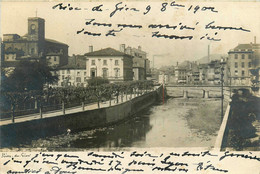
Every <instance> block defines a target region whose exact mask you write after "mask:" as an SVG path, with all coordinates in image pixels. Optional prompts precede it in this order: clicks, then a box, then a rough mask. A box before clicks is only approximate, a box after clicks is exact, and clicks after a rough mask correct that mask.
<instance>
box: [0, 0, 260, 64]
mask: <svg viewBox="0 0 260 174" xmlns="http://www.w3.org/2000/svg"><path fill="white" fill-rule="evenodd" d="M118 2H120V1H116V2H115V1H110V2H102V1H91V2H86V1H84V2H82V1H74V2H71V3H68V2H64V3H63V6H65V5H68V4H70V6H71V7H79V8H81V9H84V10H78V11H77V10H58V9H57V8H56V9H53V8H52V7H53V6H55V5H56V4H58V2H1V7H0V8H1V20H0V21H1V28H0V33H1V37H2V36H3V34H12V33H17V34H19V35H21V36H22V35H25V34H26V33H27V29H28V26H27V19H28V17H35V16H36V11H37V17H41V18H44V19H45V36H46V38H48V39H54V40H57V41H60V42H63V43H66V44H68V45H69V55H72V54H84V53H87V52H88V50H89V49H88V48H89V46H90V45H92V46H93V48H94V51H96V50H99V49H102V48H107V47H111V48H114V49H117V50H119V45H120V44H125V45H126V46H130V47H135V48H137V47H138V46H141V47H142V50H144V51H145V52H147V53H148V58H149V59H150V60H151V61H153V58H154V65H155V67H160V66H166V65H175V64H176V62H177V61H178V62H182V61H184V60H190V61H196V60H198V59H199V58H202V57H204V56H207V52H208V45H210V52H211V54H227V53H228V51H229V50H230V49H232V48H234V47H235V46H237V45H238V44H239V43H250V42H254V36H256V40H257V42H258V41H259V40H260V20H259V19H260V2H235V1H234V2H228V1H225V2H212V1H211V2H202V1H200V2H196V1H176V2H175V4H179V5H184V6H185V7H178V8H176V6H175V7H173V6H171V2H172V1H161V2H160V1H152V2H148V1H127V2H122V4H119V5H118V7H124V9H122V11H120V12H119V11H117V12H116V13H115V14H114V15H113V16H112V17H110V14H111V12H112V11H113V10H114V9H115V5H116V4H117V3H118ZM164 2H167V3H168V4H167V6H166V9H165V11H161V9H162V3H164ZM98 5H102V7H101V9H102V12H97V11H96V12H93V11H91V9H92V8H93V7H94V6H98ZM191 6H192V8H191V9H192V10H190V11H189V10H188V8H189V7H191ZM196 6H198V7H199V10H198V11H196V12H195V13H194V7H196ZM149 7H150V11H149V12H148V13H147V14H145V15H144V14H143V13H144V12H146V11H147V10H146V9H148V8H149ZM203 7H214V10H215V11H218V12H211V11H210V10H204V11H203V10H202V8H203ZM126 8H129V9H130V8H136V9H138V10H139V12H135V11H131V10H127V11H126ZM89 19H95V22H98V23H108V24H112V27H104V26H93V25H86V24H85V22H86V21H89ZM213 21H214V25H216V26H223V27H236V28H240V27H242V28H243V29H246V30H250V32H245V31H241V30H217V29H214V30H213V29H211V30H210V29H205V26H206V25H207V24H209V23H210V22H213ZM180 23H181V25H186V26H189V27H193V28H195V29H194V30H191V29H190V30H188V29H183V30H180V29H179V28H180V26H181V25H180ZM117 24H132V25H141V26H142V28H141V29H137V28H123V30H122V31H120V32H118V33H116V36H105V34H106V33H107V32H108V31H109V30H113V29H114V30H120V29H121V28H119V27H117ZM149 24H162V25H166V24H168V25H171V26H177V27H178V28H177V29H166V28H162V29H158V28H157V29H151V28H148V25H149ZM82 29H84V31H88V32H92V33H101V36H90V35H87V34H83V32H81V33H79V34H77V31H80V30H82ZM157 31H159V33H160V34H164V35H177V36H193V38H192V39H191V40H188V39H182V40H180V39H168V38H157V37H152V33H153V32H157ZM216 32H217V34H216ZM206 34H208V36H211V37H214V38H215V39H221V40H220V41H210V40H208V39H205V38H204V39H200V38H201V37H202V36H204V35H206ZM215 34H216V35H215ZM258 43H260V42H258Z"/></svg>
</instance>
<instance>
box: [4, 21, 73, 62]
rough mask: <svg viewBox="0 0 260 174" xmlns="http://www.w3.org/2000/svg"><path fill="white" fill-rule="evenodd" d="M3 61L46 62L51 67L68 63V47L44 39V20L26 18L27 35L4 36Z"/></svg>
mask: <svg viewBox="0 0 260 174" xmlns="http://www.w3.org/2000/svg"><path fill="white" fill-rule="evenodd" d="M3 36H4V37H3V45H4V61H19V60H23V59H32V58H33V59H34V60H35V59H44V60H48V61H49V64H50V65H51V66H62V65H66V64H67V63H68V45H66V44H64V43H61V42H58V41H55V40H51V39H46V38H45V20H44V19H42V18H39V17H31V18H28V33H27V34H26V35H24V36H19V35H18V34H4V35H3Z"/></svg>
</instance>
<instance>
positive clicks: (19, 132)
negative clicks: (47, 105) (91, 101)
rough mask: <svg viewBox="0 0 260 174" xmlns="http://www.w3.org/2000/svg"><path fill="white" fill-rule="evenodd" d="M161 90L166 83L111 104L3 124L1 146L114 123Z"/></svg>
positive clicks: (156, 96)
mask: <svg viewBox="0 0 260 174" xmlns="http://www.w3.org/2000/svg"><path fill="white" fill-rule="evenodd" d="M161 94H162V87H160V88H158V89H157V90H156V91H152V92H149V93H147V94H144V95H142V96H139V97H136V98H133V99H132V100H129V101H127V102H124V103H121V104H119V105H115V106H111V107H107V108H101V109H95V110H88V111H82V112H78V113H73V114H67V115H65V116H56V117H49V118H43V119H37V120H31V121H27V122H21V123H14V124H9V125H4V126H0V132H1V136H0V138H1V139H0V143H1V144H0V147H6V146H8V147H10V146H12V145H13V144H14V143H17V144H19V143H21V142H23V143H24V141H25V139H26V138H29V139H30V140H33V139H38V138H41V137H47V136H53V135H58V134H66V132H67V129H71V131H72V132H73V131H79V130H87V129H91V128H96V127H102V126H107V125H110V124H114V123H116V122H119V121H122V120H124V119H127V118H128V117H130V116H134V115H135V114H136V113H137V112H139V111H141V110H142V109H145V108H147V107H148V106H150V105H152V104H153V103H154V102H155V101H156V100H157V99H158V97H160V96H161Z"/></svg>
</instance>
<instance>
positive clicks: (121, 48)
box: [119, 44, 125, 53]
mask: <svg viewBox="0 0 260 174" xmlns="http://www.w3.org/2000/svg"><path fill="white" fill-rule="evenodd" d="M119 50H120V51H121V52H123V53H124V52H125V44H120V46H119Z"/></svg>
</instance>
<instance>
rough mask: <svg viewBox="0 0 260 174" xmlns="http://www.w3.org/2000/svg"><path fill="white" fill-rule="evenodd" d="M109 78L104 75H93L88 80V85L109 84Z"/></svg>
mask: <svg viewBox="0 0 260 174" xmlns="http://www.w3.org/2000/svg"><path fill="white" fill-rule="evenodd" d="M108 83H109V80H108V79H105V78H102V77H93V78H91V79H89V80H88V86H99V85H102V84H108Z"/></svg>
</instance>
